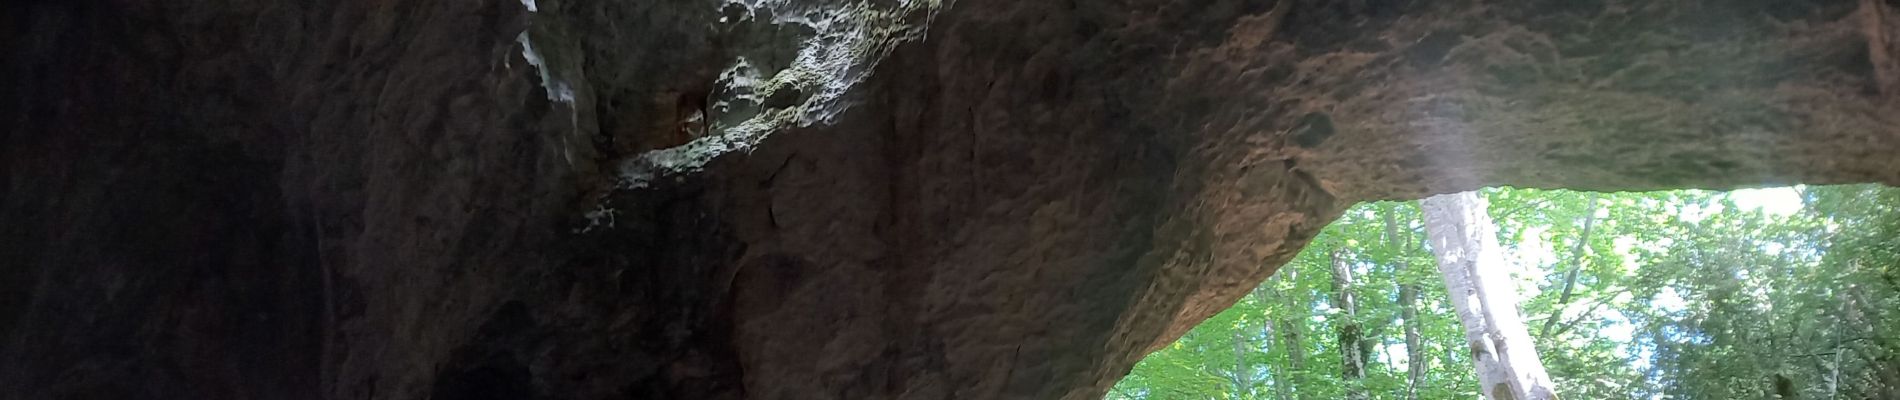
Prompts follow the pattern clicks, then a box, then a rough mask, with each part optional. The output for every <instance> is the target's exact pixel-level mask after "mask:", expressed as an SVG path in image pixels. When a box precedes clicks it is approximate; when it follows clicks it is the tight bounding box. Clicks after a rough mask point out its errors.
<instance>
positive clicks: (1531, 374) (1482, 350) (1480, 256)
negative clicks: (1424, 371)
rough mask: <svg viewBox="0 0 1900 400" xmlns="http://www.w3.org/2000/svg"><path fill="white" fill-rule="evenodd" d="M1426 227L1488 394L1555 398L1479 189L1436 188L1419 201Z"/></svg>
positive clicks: (1499, 399) (1508, 399)
mask: <svg viewBox="0 0 1900 400" xmlns="http://www.w3.org/2000/svg"><path fill="white" fill-rule="evenodd" d="M1420 206H1421V208H1422V209H1423V211H1424V213H1425V234H1426V236H1427V238H1429V240H1430V241H1431V245H1432V254H1433V255H1434V256H1436V257H1437V259H1438V271H1439V274H1440V275H1441V276H1443V277H1444V278H1445V289H1446V292H1447V293H1450V295H1451V302H1452V307H1453V308H1455V309H1456V310H1457V312H1458V320H1459V321H1460V322H1462V323H1463V325H1464V328H1465V339H1466V341H1467V342H1469V344H1470V346H1471V358H1472V360H1473V362H1475V363H1476V364H1477V370H1478V383H1479V385H1480V387H1481V388H1482V390H1483V394H1484V396H1485V397H1486V398H1488V399H1491V400H1547V399H1555V398H1557V393H1556V389H1555V388H1554V387H1553V385H1552V384H1551V382H1550V376H1549V375H1548V374H1546V373H1545V372H1544V362H1543V360H1541V359H1539V358H1538V356H1537V349H1536V348H1535V346H1533V345H1532V343H1531V337H1530V333H1529V332H1528V331H1527V330H1526V329H1525V327H1524V321H1523V320H1522V319H1521V318H1519V317H1518V313H1517V289H1516V288H1515V287H1513V286H1512V285H1511V282H1510V277H1509V273H1510V272H1509V270H1508V267H1507V263H1506V261H1505V258H1504V254H1503V250H1502V248H1500V247H1499V246H1498V243H1497V227H1496V226H1495V225H1493V224H1492V222H1491V217H1490V216H1489V215H1486V214H1485V207H1486V204H1485V201H1484V199H1483V198H1481V197H1478V194H1477V193H1476V192H1463V193H1457V194H1447V195H1439V196H1434V197H1431V198H1427V199H1425V200H1424V201H1422V202H1421V203H1420Z"/></svg>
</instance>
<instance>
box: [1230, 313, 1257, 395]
mask: <svg viewBox="0 0 1900 400" xmlns="http://www.w3.org/2000/svg"><path fill="white" fill-rule="evenodd" d="M1252 375H1253V374H1252V372H1251V371H1249V370H1248V368H1247V335H1246V334H1245V333H1242V332H1241V331H1240V327H1234V398H1236V399H1246V398H1253V395H1252V394H1251V392H1252V388H1253V381H1252Z"/></svg>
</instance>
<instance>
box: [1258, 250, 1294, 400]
mask: <svg viewBox="0 0 1900 400" xmlns="http://www.w3.org/2000/svg"><path fill="white" fill-rule="evenodd" d="M1269 279H1275V280H1277V279H1280V278H1279V277H1274V278H1269ZM1274 284H1275V283H1274V282H1268V283H1267V284H1266V285H1262V287H1270V286H1271V285H1274ZM1276 293H1277V292H1275V291H1274V290H1272V289H1271V288H1268V289H1254V292H1253V295H1254V297H1255V301H1258V302H1260V304H1267V301H1268V300H1269V299H1273V298H1275V297H1274V296H1275V294H1276ZM1262 317H1264V318H1263V319H1262V321H1264V322H1262V323H1261V324H1260V337H1261V338H1262V339H1261V340H1265V341H1266V342H1265V343H1261V346H1260V348H1262V349H1267V351H1269V352H1271V351H1273V344H1274V342H1275V340H1274V338H1275V336H1273V335H1275V334H1277V332H1274V329H1273V326H1274V324H1277V323H1278V322H1277V320H1276V319H1275V318H1274V315H1273V314H1272V313H1271V312H1269V313H1268V314H1267V315H1263V316H1262ZM1267 366H1268V368H1267V374H1266V377H1267V380H1266V383H1268V384H1271V385H1272V386H1273V393H1274V398H1275V399H1278V400H1293V390H1292V389H1293V388H1291V387H1289V386H1288V381H1287V379H1289V378H1290V377H1291V374H1289V373H1288V371H1289V370H1287V369H1281V368H1279V366H1278V365H1274V364H1273V363H1272V362H1268V363H1267Z"/></svg>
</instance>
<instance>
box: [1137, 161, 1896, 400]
mask: <svg viewBox="0 0 1900 400" xmlns="http://www.w3.org/2000/svg"><path fill="white" fill-rule="evenodd" d="M1480 196H1481V197H1482V198H1483V199H1484V200H1488V202H1489V204H1490V207H1489V209H1488V211H1487V212H1488V214H1489V215H1490V217H1491V219H1492V220H1494V221H1496V226H1497V230H1496V232H1497V239H1498V243H1499V244H1500V247H1501V248H1502V250H1503V251H1504V253H1506V254H1507V255H1506V257H1507V258H1506V259H1507V260H1508V263H1506V264H1507V265H1508V266H1509V268H1507V270H1508V271H1507V272H1508V279H1509V282H1511V283H1514V285H1515V289H1516V294H1517V300H1519V301H1520V302H1519V303H1518V307H1517V309H1518V311H1519V313H1520V314H1521V316H1522V320H1523V325H1524V326H1525V327H1526V328H1527V331H1528V333H1529V335H1530V337H1531V338H1532V339H1533V340H1534V342H1535V346H1536V351H1537V354H1538V355H1541V358H1542V363H1543V365H1544V367H1545V368H1546V369H1547V370H1548V373H1549V378H1550V381H1551V382H1552V383H1554V384H1555V388H1556V390H1557V392H1558V393H1559V394H1561V395H1562V396H1563V397H1567V398H1580V399H1736V398H1765V399H1775V398H1780V399H1795V398H1803V399H1805V398H1813V399H1892V398H1900V315H1896V314H1900V240H1896V238H1900V189H1894V188H1888V187H1882V186H1877V185H1845V186H1814V187H1806V186H1796V187H1786V188H1769V189H1750V190H1741V191H1735V192H1716V191H1699V190H1679V191H1663V192H1644V193H1589V192H1572V191H1552V190H1532V189H1510V188H1495V189H1486V190H1483V191H1480ZM1424 227H1425V222H1424V219H1423V218H1422V215H1421V210H1420V207H1419V202H1418V201H1412V202H1381V203H1367V204H1361V205H1359V206H1357V207H1355V208H1353V209H1351V210H1349V211H1347V212H1346V213H1345V215H1344V216H1343V217H1342V218H1341V219H1340V220H1339V221H1338V222H1335V223H1334V224H1332V225H1331V226H1329V227H1328V228H1327V229H1326V230H1325V231H1324V232H1323V233H1322V234H1321V235H1320V236H1319V237H1318V238H1317V239H1315V240H1314V241H1313V243H1312V244H1311V245H1309V246H1308V247H1307V248H1306V249H1305V250H1304V251H1303V252H1302V253H1301V254H1300V255H1299V256H1298V257H1297V258H1296V259H1295V260H1294V261H1293V262H1291V263H1289V264H1287V265H1286V266H1285V267H1284V268H1283V269H1281V270H1280V271H1279V272H1278V273H1276V274H1275V275H1274V276H1273V277H1272V278H1270V279H1268V280H1267V281H1266V282H1264V283H1262V284H1261V285H1260V286H1259V287H1258V288H1257V289H1255V290H1254V291H1253V293H1252V294H1250V295H1248V296H1246V297H1244V298H1242V299H1241V300H1240V301H1239V302H1238V303H1237V304H1235V305H1234V306H1233V308H1231V309H1229V310H1227V311H1225V312H1222V313H1220V314H1218V315H1215V316H1214V317H1212V318H1210V319H1208V320H1207V321H1205V322H1204V323H1202V324H1201V325H1200V326H1198V327H1197V328H1195V329H1194V330H1192V331H1191V332H1189V333H1187V334H1186V335H1184V336H1183V337H1182V338H1180V340H1178V341H1176V342H1175V343H1172V344H1170V345H1168V346H1166V347H1164V348H1162V349H1161V350H1159V351H1157V352H1155V353H1154V354H1152V355H1149V356H1148V357H1147V358H1146V359H1145V360H1144V361H1142V362H1141V363H1140V364H1138V365H1137V366H1136V367H1135V368H1134V369H1133V371H1131V372H1130V373H1129V375H1128V376H1127V377H1126V378H1124V379H1123V380H1122V381H1121V382H1120V383H1118V384H1117V385H1115V386H1114V388H1113V389H1111V391H1110V392H1109V393H1108V398H1110V399H1282V400H1293V399H1300V400H1304V399H1341V398H1375V399H1447V398H1476V397H1478V393H1479V388H1478V386H1479V385H1478V379H1477V377H1476V375H1475V374H1474V369H1473V360H1472V351H1471V350H1470V346H1468V345H1467V341H1466V340H1467V339H1466V336H1465V332H1464V330H1463V329H1462V328H1461V327H1460V320H1459V317H1458V316H1457V315H1455V313H1454V310H1453V309H1452V305H1451V304H1450V302H1449V301H1448V297H1447V293H1446V290H1445V283H1444V282H1443V281H1442V280H1441V279H1440V275H1439V274H1440V272H1439V269H1438V268H1436V264H1437V261H1436V260H1434V257H1433V253H1432V252H1431V249H1430V245H1429V243H1428V241H1427V240H1426V236H1427V235H1426V232H1425V229H1424Z"/></svg>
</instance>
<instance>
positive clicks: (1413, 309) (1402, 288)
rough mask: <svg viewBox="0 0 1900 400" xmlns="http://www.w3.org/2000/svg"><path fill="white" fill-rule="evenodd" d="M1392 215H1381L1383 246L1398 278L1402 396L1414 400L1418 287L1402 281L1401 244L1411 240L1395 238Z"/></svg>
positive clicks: (1419, 365) (1420, 374) (1419, 350)
mask: <svg viewBox="0 0 1900 400" xmlns="http://www.w3.org/2000/svg"><path fill="white" fill-rule="evenodd" d="M1393 213H1394V211H1393V210H1391V209H1387V210H1385V213H1384V218H1385V239H1386V245H1387V246H1390V247H1391V248H1389V249H1387V251H1386V252H1387V253H1388V254H1391V255H1392V258H1393V259H1394V260H1395V261H1394V262H1393V264H1394V267H1395V268H1393V273H1395V274H1398V275H1399V276H1400V277H1401V278H1400V279H1398V281H1399V318H1401V319H1404V320H1405V321H1404V323H1405V370H1406V373H1405V396H1404V397H1405V400H1418V384H1419V382H1421V381H1424V380H1425V348H1424V347H1423V346H1420V341H1421V338H1422V337H1421V336H1420V335H1419V333H1418V330H1419V325H1420V322H1419V320H1418V285H1417V284H1415V283H1412V282H1410V281H1407V280H1405V279H1404V278H1403V276H1404V275H1405V272H1406V271H1407V270H1409V269H1411V267H1410V266H1408V265H1407V264H1406V263H1405V250H1406V246H1405V245H1406V243H1410V242H1411V241H1409V240H1405V239H1402V238H1400V237H1399V224H1398V221H1396V220H1395V219H1394V218H1393V216H1392V214H1393Z"/></svg>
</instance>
